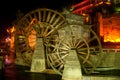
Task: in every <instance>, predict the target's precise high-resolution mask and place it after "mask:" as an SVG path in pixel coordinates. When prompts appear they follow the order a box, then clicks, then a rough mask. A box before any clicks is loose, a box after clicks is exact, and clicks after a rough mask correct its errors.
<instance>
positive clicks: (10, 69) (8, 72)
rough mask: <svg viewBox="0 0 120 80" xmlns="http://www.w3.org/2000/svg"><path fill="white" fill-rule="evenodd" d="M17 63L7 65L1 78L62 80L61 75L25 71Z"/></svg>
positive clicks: (14, 79) (13, 79)
mask: <svg viewBox="0 0 120 80" xmlns="http://www.w3.org/2000/svg"><path fill="white" fill-rule="evenodd" d="M17 67H18V66H16V65H10V66H5V67H4V69H3V71H1V72H0V80H61V76H60V75H56V74H45V73H32V72H25V70H24V68H17Z"/></svg>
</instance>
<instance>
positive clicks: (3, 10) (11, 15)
mask: <svg viewBox="0 0 120 80" xmlns="http://www.w3.org/2000/svg"><path fill="white" fill-rule="evenodd" d="M81 1H82V0H2V1H0V32H2V33H3V32H4V30H5V28H6V27H9V25H10V24H11V22H12V21H13V20H15V19H16V13H17V11H18V10H20V11H21V12H22V13H24V14H26V13H27V12H30V11H32V10H34V9H37V8H51V9H62V8H64V7H68V6H70V5H72V4H76V3H79V2H81Z"/></svg>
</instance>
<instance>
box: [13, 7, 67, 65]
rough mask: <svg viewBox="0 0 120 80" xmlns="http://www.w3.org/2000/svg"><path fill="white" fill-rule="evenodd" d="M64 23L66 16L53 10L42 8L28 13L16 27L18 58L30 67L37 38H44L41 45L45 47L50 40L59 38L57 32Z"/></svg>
mask: <svg viewBox="0 0 120 80" xmlns="http://www.w3.org/2000/svg"><path fill="white" fill-rule="evenodd" d="M64 22H65V18H64V16H63V15H61V14H60V13H59V12H57V11H55V10H51V9H46V8H42V9H36V10H33V11H31V12H29V13H27V14H26V15H25V16H24V17H23V18H22V19H21V20H20V21H19V22H18V24H17V25H16V34H15V46H16V57H19V58H20V59H21V60H23V64H25V65H28V66H30V65H31V61H32V56H33V53H34V50H35V45H36V44H37V43H36V40H37V38H43V43H41V44H39V45H40V46H41V45H44V46H45V45H46V43H47V42H48V40H49V39H52V40H55V39H56V38H57V35H58V33H57V30H58V29H60V28H61V27H62V26H61V25H62V24H64Z"/></svg>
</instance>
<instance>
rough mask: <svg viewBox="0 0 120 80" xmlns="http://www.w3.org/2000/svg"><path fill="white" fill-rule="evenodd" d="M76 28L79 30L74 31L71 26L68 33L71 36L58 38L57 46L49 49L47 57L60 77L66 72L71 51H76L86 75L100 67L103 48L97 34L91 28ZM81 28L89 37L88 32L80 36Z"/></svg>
mask: <svg viewBox="0 0 120 80" xmlns="http://www.w3.org/2000/svg"><path fill="white" fill-rule="evenodd" d="M76 26H77V28H76V30H75V31H74V25H69V32H66V33H67V34H69V35H67V36H65V37H63V38H58V40H59V41H58V43H57V44H53V45H54V47H53V46H49V47H48V55H47V57H48V61H49V64H50V65H51V67H52V68H53V69H54V70H55V71H56V72H57V73H58V74H60V75H62V72H63V70H64V65H65V58H66V57H67V56H68V55H69V53H70V52H69V51H70V50H71V49H75V50H76V52H77V54H78V57H79V59H80V62H81V65H82V69H83V71H84V72H85V73H86V74H91V73H92V72H93V71H94V70H95V68H96V67H97V66H98V65H99V62H100V59H101V52H102V47H101V43H100V40H99V38H98V37H97V35H96V33H95V32H94V31H93V30H92V29H91V28H90V27H87V28H86V27H85V26H83V27H81V26H80V25H76ZM79 27H81V28H83V29H84V30H85V31H87V34H89V36H84V35H86V32H85V33H82V34H81V35H80V34H79V33H78V32H79V30H78V28H79ZM77 30H78V31H77ZM48 44H49V43H48ZM51 48H52V50H51ZM95 57H96V58H95ZM73 65H74V64H73Z"/></svg>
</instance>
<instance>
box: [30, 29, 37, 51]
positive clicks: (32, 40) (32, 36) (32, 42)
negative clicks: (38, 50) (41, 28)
mask: <svg viewBox="0 0 120 80" xmlns="http://www.w3.org/2000/svg"><path fill="white" fill-rule="evenodd" d="M28 41H29V46H30V48H31V49H32V50H34V49H35V45H36V32H35V30H32V31H31V34H30V35H29V37H28Z"/></svg>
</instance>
